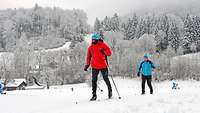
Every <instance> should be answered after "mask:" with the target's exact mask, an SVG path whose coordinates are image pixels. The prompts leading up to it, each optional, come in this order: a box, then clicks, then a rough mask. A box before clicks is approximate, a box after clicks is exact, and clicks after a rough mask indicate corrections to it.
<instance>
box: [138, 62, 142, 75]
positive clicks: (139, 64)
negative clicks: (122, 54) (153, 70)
mask: <svg viewBox="0 0 200 113" xmlns="http://www.w3.org/2000/svg"><path fill="white" fill-rule="evenodd" d="M141 64H142V60H140V62H139V63H138V64H137V73H139V72H140V71H141V69H140V66H141Z"/></svg>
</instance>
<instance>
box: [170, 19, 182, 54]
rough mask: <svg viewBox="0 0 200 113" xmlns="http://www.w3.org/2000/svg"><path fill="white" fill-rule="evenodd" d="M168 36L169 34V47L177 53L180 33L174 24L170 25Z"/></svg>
mask: <svg viewBox="0 0 200 113" xmlns="http://www.w3.org/2000/svg"><path fill="white" fill-rule="evenodd" d="M168 34H169V35H168V36H169V37H168V41H169V45H170V46H171V47H172V48H174V49H175V51H176V52H177V49H178V48H179V45H180V32H179V29H178V27H177V25H176V24H175V23H172V25H171V26H170V29H169V33H168Z"/></svg>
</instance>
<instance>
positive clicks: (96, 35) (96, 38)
mask: <svg viewBox="0 0 200 113" xmlns="http://www.w3.org/2000/svg"><path fill="white" fill-rule="evenodd" d="M100 38H101V37H100V36H99V35H98V34H96V33H94V34H92V39H94V40H99V39H100Z"/></svg>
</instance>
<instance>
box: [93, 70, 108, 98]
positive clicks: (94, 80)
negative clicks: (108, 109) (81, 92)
mask: <svg viewBox="0 0 200 113" xmlns="http://www.w3.org/2000/svg"><path fill="white" fill-rule="evenodd" d="M99 71H101V74H102V76H103V79H104V81H105V83H106V85H107V87H108V92H112V87H111V84H110V81H109V78H108V68H105V69H94V68H93V69H92V94H93V95H96V90H97V79H98V74H99Z"/></svg>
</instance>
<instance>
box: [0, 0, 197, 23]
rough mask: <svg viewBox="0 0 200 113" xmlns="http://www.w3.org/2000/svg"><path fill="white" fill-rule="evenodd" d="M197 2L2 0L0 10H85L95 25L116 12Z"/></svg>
mask: <svg viewBox="0 0 200 113" xmlns="http://www.w3.org/2000/svg"><path fill="white" fill-rule="evenodd" d="M196 1H199V0H0V9H6V8H20V7H23V8H31V7H33V6H34V5H35V4H36V3H38V5H40V6H44V7H46V6H49V7H53V6H56V7H61V8H63V9H73V8H76V9H83V10H84V11H85V12H86V13H87V15H88V23H90V24H93V23H94V20H95V18H96V17H99V18H100V19H102V18H104V17H105V16H107V15H108V16H111V15H113V14H114V13H115V12H117V13H118V14H120V15H125V14H127V13H130V12H134V11H135V10H138V9H141V8H143V9H145V8H153V7H156V6H159V5H163V4H165V5H169V6H170V5H173V4H175V5H176V4H183V3H185V4H187V3H194V4H195V2H196ZM198 3H199V2H198ZM146 10H148V9H146Z"/></svg>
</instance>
